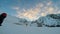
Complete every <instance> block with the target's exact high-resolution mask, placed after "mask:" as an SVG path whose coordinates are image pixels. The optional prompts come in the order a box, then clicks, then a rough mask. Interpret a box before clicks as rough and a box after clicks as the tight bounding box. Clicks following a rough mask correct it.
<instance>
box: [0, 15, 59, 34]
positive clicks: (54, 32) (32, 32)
mask: <svg viewBox="0 0 60 34" xmlns="http://www.w3.org/2000/svg"><path fill="white" fill-rule="evenodd" d="M19 20H20V19H18V18H16V17H13V16H7V18H6V19H5V20H4V22H3V24H2V26H0V34H60V27H31V26H25V25H16V24H14V23H20V22H19Z"/></svg>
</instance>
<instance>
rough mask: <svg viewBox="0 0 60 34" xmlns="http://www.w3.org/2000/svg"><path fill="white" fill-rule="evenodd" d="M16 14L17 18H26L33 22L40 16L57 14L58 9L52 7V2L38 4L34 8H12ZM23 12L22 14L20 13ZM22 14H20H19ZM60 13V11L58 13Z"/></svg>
mask: <svg viewBox="0 0 60 34" xmlns="http://www.w3.org/2000/svg"><path fill="white" fill-rule="evenodd" d="M13 9H15V10H16V12H17V17H24V18H25V17H26V18H28V19H30V20H35V19H37V18H38V17H39V16H38V15H40V16H46V15H47V14H52V13H57V12H55V11H57V10H58V9H57V8H56V7H53V5H52V2H51V1H50V2H46V3H39V4H36V6H34V8H30V9H25V8H23V9H22V10H20V7H14V8H13ZM22 11H23V12H22ZM21 12H22V13H21ZM59 12H60V11H59Z"/></svg>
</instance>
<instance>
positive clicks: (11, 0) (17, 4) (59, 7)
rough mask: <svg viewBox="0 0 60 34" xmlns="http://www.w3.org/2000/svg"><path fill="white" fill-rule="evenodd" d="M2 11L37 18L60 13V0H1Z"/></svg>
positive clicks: (0, 10)
mask: <svg viewBox="0 0 60 34" xmlns="http://www.w3.org/2000/svg"><path fill="white" fill-rule="evenodd" d="M0 12H5V13H7V14H9V15H12V16H16V17H18V18H26V19H29V20H36V19H38V18H39V17H41V16H46V15H47V14H58V13H60V0H0Z"/></svg>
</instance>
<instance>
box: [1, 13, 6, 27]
mask: <svg viewBox="0 0 60 34" xmlns="http://www.w3.org/2000/svg"><path fill="white" fill-rule="evenodd" d="M6 16H7V14H6V13H2V14H1V15H0V26H2V23H3V21H4V19H5V18H6Z"/></svg>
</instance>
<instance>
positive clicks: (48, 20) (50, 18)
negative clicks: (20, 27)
mask: <svg viewBox="0 0 60 34" xmlns="http://www.w3.org/2000/svg"><path fill="white" fill-rule="evenodd" d="M31 23H32V24H36V25H37V27H43V26H45V27H60V14H48V15H47V16H43V17H40V18H38V19H37V20H35V21H32V22H31Z"/></svg>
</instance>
